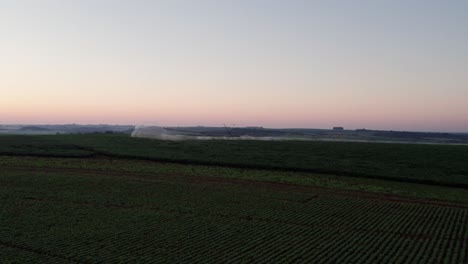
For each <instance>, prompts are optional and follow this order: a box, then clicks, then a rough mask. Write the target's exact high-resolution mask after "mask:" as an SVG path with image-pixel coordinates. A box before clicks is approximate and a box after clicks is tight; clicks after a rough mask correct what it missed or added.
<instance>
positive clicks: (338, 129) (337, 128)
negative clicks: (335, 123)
mask: <svg viewBox="0 0 468 264" xmlns="http://www.w3.org/2000/svg"><path fill="white" fill-rule="evenodd" d="M333 131H344V127H334V128H333Z"/></svg>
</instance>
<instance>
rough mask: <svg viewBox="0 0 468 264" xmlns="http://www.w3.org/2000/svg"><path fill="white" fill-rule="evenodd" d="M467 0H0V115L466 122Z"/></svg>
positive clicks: (190, 121)
mask: <svg viewBox="0 0 468 264" xmlns="http://www.w3.org/2000/svg"><path fill="white" fill-rule="evenodd" d="M467 14H468V1H422V0H420V1H417V0H414V1H390V0H388V1H383V0H380V1H379V0H374V1H371V0H367V1H299V0H297V1H291V0H289V1H286V0H284V1H267V0H249V1H247V0H245V1H242V0H237V1H234V0H232V1H222V0H217V1H215V0H210V1H208V0H199V1H196V0H191V1H188V0H187V1H180V0H175V1H174V0H172V1H142V0H140V1H138V0H133V1H130V0H128V1H122V0H121V1H110V0H92V1H91V0H81V1H79V0H74V1H72V0H55V1H52V0H41V1H34V0H30V1H25V0H1V1H0V57H1V58H2V59H1V60H0V92H1V94H2V96H1V97H0V123H72V122H75V123H133V124H138V123H143V122H156V123H161V124H163V125H194V124H201V125H220V124H223V123H229V124H238V125H264V126H270V127H330V126H334V125H342V126H346V127H349V128H361V127H366V128H375V129H395V130H397V129H402V130H434V131H468V77H467V75H468V74H466V73H467V72H468V15H467Z"/></svg>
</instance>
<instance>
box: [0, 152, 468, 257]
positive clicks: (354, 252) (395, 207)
mask: <svg viewBox="0 0 468 264" xmlns="http://www.w3.org/2000/svg"><path fill="white" fill-rule="evenodd" d="M59 149H60V148H59ZM62 149H63V148H62ZM0 210H1V214H0V226H1V227H2V228H0V256H1V257H0V258H1V260H2V263H115V262H123V263H142V262H144V263H161V262H168V263H174V262H192V263H207V262H213V263H219V262H231V263H239V262H245V263H248V262H281V263H285V262H287V263H467V262H468V254H467V252H468V199H467V191H466V189H464V188H454V187H447V186H434V185H424V184H418V183H412V182H399V181H387V180H381V179H368V178H359V177H357V178H356V177H344V176H339V175H338V176H334V175H329V174H316V173H303V172H297V171H293V172H288V171H277V170H264V169H252V168H230V167H226V166H207V165H194V164H180V163H179V164H176V163H170V162H155V161H148V160H146V161H144V160H137V159H122V158H117V157H109V156H92V155H91V156H89V157H81V158H79V157H68V158H59V157H33V156H24V155H23V156H15V155H4V156H0Z"/></svg>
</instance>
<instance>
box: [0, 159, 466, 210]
mask: <svg viewBox="0 0 468 264" xmlns="http://www.w3.org/2000/svg"><path fill="white" fill-rule="evenodd" d="M4 168H5V169H14V170H19V171H31V172H36V173H37V172H41V173H47V172H53V173H61V172H67V173H79V174H88V175H89V174H91V175H104V176H124V177H129V178H135V179H139V180H145V181H157V182H162V181H164V182H172V181H171V178H172V177H177V178H178V179H181V178H184V179H187V180H189V181H190V182H192V183H196V184H210V185H216V186H219V185H237V186H242V187H249V188H262V189H267V190H275V191H292V192H295V191H300V192H307V193H314V194H316V193H317V192H320V193H322V194H324V195H327V194H328V195H344V196H350V197H354V198H361V199H371V200H380V201H384V202H399V203H411V204H424V205H433V206H443V207H452V208H462V209H468V204H463V203H457V202H450V201H444V200H435V199H434V200H430V199H424V198H418V197H410V196H402V195H396V194H384V193H372V192H365V191H357V190H346V189H336V188H330V187H320V186H307V185H297V184H291V183H282V182H271V181H258V180H249V179H235V178H224V177H216V176H200V175H197V176H194V175H184V174H162V173H159V174H152V173H138V172H121V171H104V170H89V169H75V168H72V169H69V168H50V167H4ZM172 179H174V178H172ZM314 198H316V197H314ZM311 200H312V199H311ZM306 202H309V200H308V201H306Z"/></svg>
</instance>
